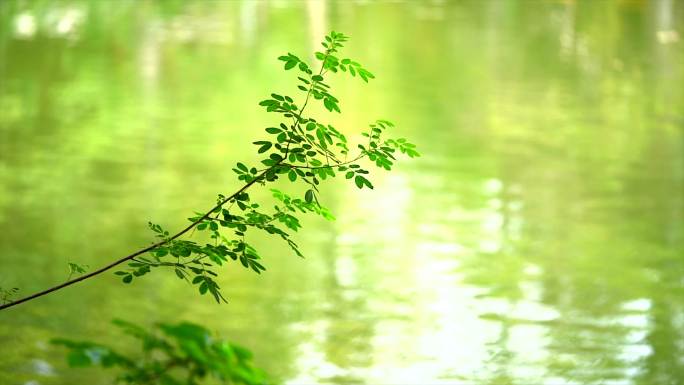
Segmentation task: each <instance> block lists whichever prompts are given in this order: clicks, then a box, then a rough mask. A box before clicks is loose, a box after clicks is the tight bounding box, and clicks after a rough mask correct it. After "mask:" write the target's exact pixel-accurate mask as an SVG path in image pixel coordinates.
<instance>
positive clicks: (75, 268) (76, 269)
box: [67, 262, 88, 281]
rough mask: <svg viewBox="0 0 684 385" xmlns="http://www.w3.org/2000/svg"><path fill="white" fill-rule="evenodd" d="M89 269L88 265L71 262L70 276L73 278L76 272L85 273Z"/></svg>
mask: <svg viewBox="0 0 684 385" xmlns="http://www.w3.org/2000/svg"><path fill="white" fill-rule="evenodd" d="M87 269H88V265H79V264H78V263H73V262H69V278H67V281H68V280H69V279H71V277H72V276H73V275H74V274H83V273H85V272H86V270H87Z"/></svg>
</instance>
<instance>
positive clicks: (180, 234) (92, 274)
mask: <svg viewBox="0 0 684 385" xmlns="http://www.w3.org/2000/svg"><path fill="white" fill-rule="evenodd" d="M283 160H284V159H283ZM280 162H282V160H281V161H279V162H277V163H276V164H274V165H273V166H271V167H270V168H268V169H266V170H264V171H263V172H262V173H261V174H259V175H257V176H256V177H255V178H254V179H252V180H251V181H250V182H249V183H247V184H246V185H244V186H242V188H241V189H239V190H238V191H236V192H235V193H233V195H231V196H229V197H227V198H225V199H224V200H222V201H221V202H219V203H218V204H217V205H216V206H214V207H213V208H212V209H211V210H209V211H207V213H206V214H204V215H202V216H201V217H200V218H199V219H197V220H196V221H194V222H192V223H191V224H189V225H188V226H187V227H186V228H184V229H183V230H181V231H179V232H178V233H176V234H175V235H173V236H172V237H170V238H166V239H164V240H163V241H159V242H157V243H155V244H152V245H150V246H147V247H145V248H144V249H141V250H138V251H136V252H135V253H133V254H129V255H127V256H125V257H123V258H120V259H118V260H116V261H114V262H112V263H110V264H109V265H106V266H104V267H101V268H99V269H97V270H95V271H93V272H90V273H88V274H85V275H82V276H80V277H77V278H74V279H72V280H68V281H66V282H64V283H62V284H59V285H57V286H53V287H51V288H49V289H45V290H43V291H39V292H37V293H34V294H31V295H29V296H26V297H24V298H21V299H18V300H16V301H12V302H9V303H6V304H3V305H0V310H4V309H7V308H10V307H12V306H16V305H19V304H22V303H24V302H27V301H30V300H33V299H36V298H38V297H42V296H44V295H46V294H50V293H52V292H54V291H57V290H60V289H63V288H65V287H67V286H71V285H73V284H75V283H78V282H81V281H84V280H86V279H88V278H92V277H94V276H96V275H99V274H102V273H104V272H105V271H107V270H109V269H111V268H113V267H115V266H118V265H120V264H122V263H124V262H126V261H129V260H131V259H133V258H135V257H137V256H138V255H141V254H145V253H147V252H148V251H152V250H154V249H155V248H157V247H159V246H163V245H165V244H167V243H169V242H171V241H173V240H174V239H176V238H178V237H180V236H182V235H183V234H185V233H187V232H188V231H190V230H192V229H193V228H194V227H195V226H197V225H198V224H199V223H200V222H202V221H203V220H205V219H207V218H208V217H209V216H210V215H211V213H212V212H214V210H217V209H220V208H221V207H222V206H223V205H224V204H226V202H228V201H229V200H231V199H233V198H235V197H236V196H238V195H240V194H241V193H242V192H244V191H245V190H247V189H248V188H249V187H251V186H252V185H253V184H254V183H256V182H258V181H260V180H261V179H263V177H264V175H266V173H267V172H268V171H269V170H271V169H272V168H274V167H276V166H278V165H279V164H280Z"/></svg>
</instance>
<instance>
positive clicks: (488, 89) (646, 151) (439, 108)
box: [0, 0, 684, 384]
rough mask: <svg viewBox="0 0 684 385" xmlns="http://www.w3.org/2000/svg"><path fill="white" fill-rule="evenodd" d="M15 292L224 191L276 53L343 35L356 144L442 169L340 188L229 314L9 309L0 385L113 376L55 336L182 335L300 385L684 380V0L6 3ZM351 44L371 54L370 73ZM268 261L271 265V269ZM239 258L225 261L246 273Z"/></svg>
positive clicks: (106, 301)
mask: <svg viewBox="0 0 684 385" xmlns="http://www.w3.org/2000/svg"><path fill="white" fill-rule="evenodd" d="M0 20H2V23H0V261H1V264H0V286H2V287H6V286H9V285H16V286H19V287H21V289H22V291H23V292H25V293H28V292H31V291H34V290H38V289H40V288H43V287H45V286H46V285H49V284H50V283H54V282H59V281H62V280H64V279H65V278H66V276H67V275H68V271H67V268H66V266H67V262H69V261H73V262H78V263H85V264H88V265H90V266H99V265H101V264H103V263H105V262H106V261H108V260H109V259H111V258H112V257H114V256H119V255H124V254H126V253H128V252H129V251H131V250H132V249H135V248H136V247H138V246H141V245H145V244H146V243H147V242H148V240H149V237H148V234H147V232H146V229H145V224H146V222H147V220H150V219H152V220H155V221H158V222H160V223H163V224H165V225H166V226H168V227H170V228H175V227H178V226H180V225H181V224H182V223H183V219H184V218H186V217H187V216H188V214H189V213H191V212H192V211H193V210H199V209H202V208H204V206H206V205H207V204H208V203H210V202H212V201H213V199H214V197H215V194H216V193H217V192H226V190H231V189H232V187H231V186H233V187H234V182H233V178H232V176H231V175H230V174H231V173H230V170H229V167H226V165H229V164H233V163H234V162H235V161H237V160H244V159H247V160H251V159H254V155H253V154H252V151H251V149H250V148H248V146H245V145H244V144H245V143H248V142H251V141H253V140H254V137H255V136H258V135H260V132H261V127H264V126H265V125H266V124H268V123H267V122H271V121H272V120H271V119H272V117H270V116H268V115H266V114H264V113H262V112H261V111H260V110H259V109H258V108H257V105H256V102H257V101H258V100H261V99H262V96H263V95H265V94H268V93H269V92H271V91H272V90H287V89H290V88H292V84H293V83H292V81H291V80H292V79H290V78H288V77H284V76H282V73H281V71H280V66H279V65H278V64H277V62H276V60H275V58H276V57H277V56H278V55H280V54H281V53H282V52H286V51H291V52H296V53H300V54H303V53H304V52H309V51H311V47H312V45H313V44H314V42H316V41H318V40H319V37H320V35H321V34H322V33H324V32H325V31H327V30H328V29H331V28H334V29H336V30H340V31H344V32H345V33H347V34H349V35H350V36H352V40H351V41H350V43H349V44H348V47H349V53H350V56H354V57H357V58H358V59H359V61H361V62H363V63H364V64H367V66H368V67H369V68H371V69H372V70H374V72H375V73H376V74H377V77H378V79H377V81H375V82H372V83H371V84H370V85H361V84H357V83H356V82H353V83H342V82H338V86H339V92H338V94H339V99H340V100H341V101H342V108H343V114H342V115H341V117H340V116H330V119H331V121H332V122H333V123H335V124H336V126H339V127H345V129H346V132H348V133H349V134H350V135H349V136H353V135H358V134H359V133H360V128H357V127H364V126H365V125H366V124H367V123H368V121H371V120H374V119H376V118H381V117H387V118H390V119H392V120H394V121H396V122H398V123H399V127H398V128H397V131H398V133H399V135H403V136H407V137H411V138H413V139H415V141H416V142H417V143H418V145H419V147H420V148H421V149H422V153H423V154H424V156H423V157H422V158H420V159H419V160H418V161H406V162H402V163H401V164H400V165H399V167H398V168H397V170H396V171H395V172H392V173H389V174H380V173H378V174H377V175H375V179H374V180H375V182H374V184H375V186H376V189H375V190H374V191H372V192H368V191H365V190H364V191H360V192H359V191H356V188H355V187H353V186H347V185H345V184H344V183H342V181H340V183H334V184H332V185H330V186H328V187H327V191H326V192H325V196H326V198H325V200H326V204H327V206H329V207H330V208H331V209H332V210H333V212H334V213H335V214H336V216H337V217H338V220H337V221H336V222H334V223H332V224H331V223H324V222H322V221H318V220H316V219H309V220H307V221H306V223H305V230H306V231H304V232H303V233H302V234H300V237H299V241H300V245H301V246H302V247H303V249H304V250H305V252H306V255H307V259H306V260H299V259H297V258H296V257H294V256H290V255H289V252H288V251H287V250H286V249H285V248H283V247H282V246H281V245H279V244H276V245H273V244H271V243H270V242H266V239H261V240H259V241H258V242H256V243H257V244H258V245H260V246H261V250H263V251H264V252H263V254H266V255H268V256H269V257H267V260H266V262H267V267H268V268H269V270H268V273H267V274H264V275H263V276H261V277H257V276H255V275H254V274H250V273H248V272H245V271H243V270H242V269H238V268H235V269H234V271H228V272H227V274H226V277H225V278H224V279H223V281H222V287H224V288H225V291H226V294H227V296H228V298H229V301H230V304H229V305H225V306H216V305H213V304H212V303H211V302H209V301H208V300H207V301H202V300H198V298H197V297H196V295H195V293H192V292H191V291H190V290H187V287H186V286H185V285H184V284H183V283H182V282H180V281H179V280H177V279H176V278H175V277H173V276H164V275H163V274H157V275H156V276H155V277H150V279H146V280H141V281H139V282H137V283H135V284H134V285H132V286H131V287H122V286H121V285H120V283H119V282H118V281H117V280H116V279H115V278H114V277H113V276H106V277H101V278H99V279H97V280H92V281H90V282H86V283H83V284H81V285H80V286H76V287H72V288H70V289H68V290H64V291H62V292H60V293H58V294H55V295H53V296H50V297H46V298H44V299H41V300H39V301H36V302H34V303H32V304H30V305H27V306H25V307H20V308H16V309H15V310H12V311H9V312H3V313H2V314H1V315H0V346H1V348H0V383H3V384H5V383H7V384H26V383H30V381H35V382H37V383H40V384H63V383H75V384H78V383H83V384H85V383H88V384H106V383H109V380H108V378H109V377H108V376H107V374H106V373H104V372H98V371H72V370H69V369H67V368H65V366H64V364H63V357H62V355H61V352H60V351H58V350H55V349H53V348H52V347H50V346H49V345H48V344H46V341H47V340H48V339H49V338H52V337H54V336H57V335H61V336H66V337H73V338H100V339H104V338H110V339H111V340H112V341H116V342H118V343H120V344H121V345H122V346H125V344H126V341H125V340H121V341H118V340H117V334H116V333H115V332H113V331H111V328H110V327H109V326H108V325H109V324H108V321H109V320H110V319H112V318H115V317H119V318H125V319H129V320H132V321H138V322H142V323H151V322H155V321H163V320H166V319H174V320H175V319H179V318H183V319H187V320H189V321H194V322H201V323H205V324H207V326H209V327H210V328H212V329H215V330H217V331H219V332H221V333H222V334H223V335H225V336H227V337H230V338H233V339H235V340H236V341H237V342H239V343H241V344H243V345H246V346H249V347H251V348H253V349H254V350H255V353H256V357H257V358H258V362H259V364H260V365H262V366H264V367H266V368H267V369H268V370H269V371H270V372H271V373H273V374H274V376H275V377H276V378H277V379H279V380H282V381H283V382H285V383H290V384H302V383H339V384H342V383H368V384H376V383H377V384H415V383H424V384H442V383H443V384H456V383H459V384H461V383H462V384H473V383H476V384H537V383H544V384H559V383H570V384H590V383H596V384H598V383H601V384H606V383H610V384H653V383H659V384H679V383H681V381H682V378H684V361H682V359H681V357H684V301H682V298H684V257H682V256H683V255H684V112H683V111H682V108H681V107H682V106H684V91H683V88H682V87H679V86H677V85H679V84H684V62H683V60H682V59H684V49H682V44H683V42H682V41H681V39H680V36H681V34H682V33H683V32H684V30H683V29H682V28H683V27H684V3H681V2H675V1H668V0H659V1H652V2H640V1H635V2H608V1H605V2H603V1H579V2H572V1H570V2H547V3H539V4H535V6H529V2H525V1H507V2H503V1H501V2H498V1H491V2H489V1H472V2H442V1H429V2H418V1H415V2H414V1H406V2H382V3H376V2H365V1H358V2H356V1H339V2H336V1H325V2H319V1H307V2H287V1H264V2H256V1H224V2H219V1H216V2H194V3H185V2H180V1H178V2H176V1H164V2H106V1H94V0H93V1H88V0H81V1H64V2H56V3H52V2H19V1H4V2H2V3H0ZM352 53H353V55H352ZM265 251H268V252H265ZM232 268H233V267H230V268H229V269H232Z"/></svg>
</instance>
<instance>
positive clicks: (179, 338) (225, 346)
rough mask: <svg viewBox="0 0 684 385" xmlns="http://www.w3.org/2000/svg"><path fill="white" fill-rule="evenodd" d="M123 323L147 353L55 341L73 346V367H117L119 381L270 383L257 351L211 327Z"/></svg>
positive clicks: (195, 384)
mask: <svg viewBox="0 0 684 385" xmlns="http://www.w3.org/2000/svg"><path fill="white" fill-rule="evenodd" d="M113 323H114V325H116V326H117V327H119V328H120V329H121V330H122V331H123V332H124V333H125V334H128V335H130V336H132V337H134V338H136V339H137V340H139V341H140V343H141V354H139V355H138V356H131V355H129V354H122V353H119V352H117V351H116V350H114V349H113V348H111V347H109V346H106V345H103V344H100V343H96V342H92V341H73V340H69V339H63V338H58V339H53V340H52V341H51V342H52V343H53V344H54V345H59V346H63V347H66V348H67V349H68V353H67V362H68V364H69V366H71V367H89V366H101V367H103V368H117V369H118V370H119V372H120V373H119V374H118V375H117V376H116V383H125V384H165V385H198V384H201V383H214V382H211V380H212V379H213V380H218V381H219V382H221V383H228V384H239V385H258V384H265V383H267V378H266V375H265V372H264V371H263V370H261V369H259V368H257V367H255V366H254V363H253V356H252V353H251V352H250V351H249V350H247V349H245V348H243V347H241V346H239V345H236V344H234V343H231V342H228V341H226V340H222V339H218V338H215V337H214V336H213V335H212V334H211V333H210V332H209V331H208V330H207V329H205V328H203V327H201V326H199V325H196V324H192V323H189V322H181V323H178V324H164V323H160V324H156V325H155V329H156V330H154V331H147V330H146V329H144V328H142V327H140V326H138V325H135V324H132V323H130V322H126V321H122V320H114V321H113Z"/></svg>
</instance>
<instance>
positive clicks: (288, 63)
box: [285, 60, 297, 70]
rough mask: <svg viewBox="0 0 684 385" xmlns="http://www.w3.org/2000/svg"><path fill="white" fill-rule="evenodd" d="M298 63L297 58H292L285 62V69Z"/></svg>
mask: <svg viewBox="0 0 684 385" xmlns="http://www.w3.org/2000/svg"><path fill="white" fill-rule="evenodd" d="M296 65H297V62H296V61H295V60H290V61H288V62H286V63H285V69H286V70H289V69H292V68H294V66H296Z"/></svg>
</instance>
